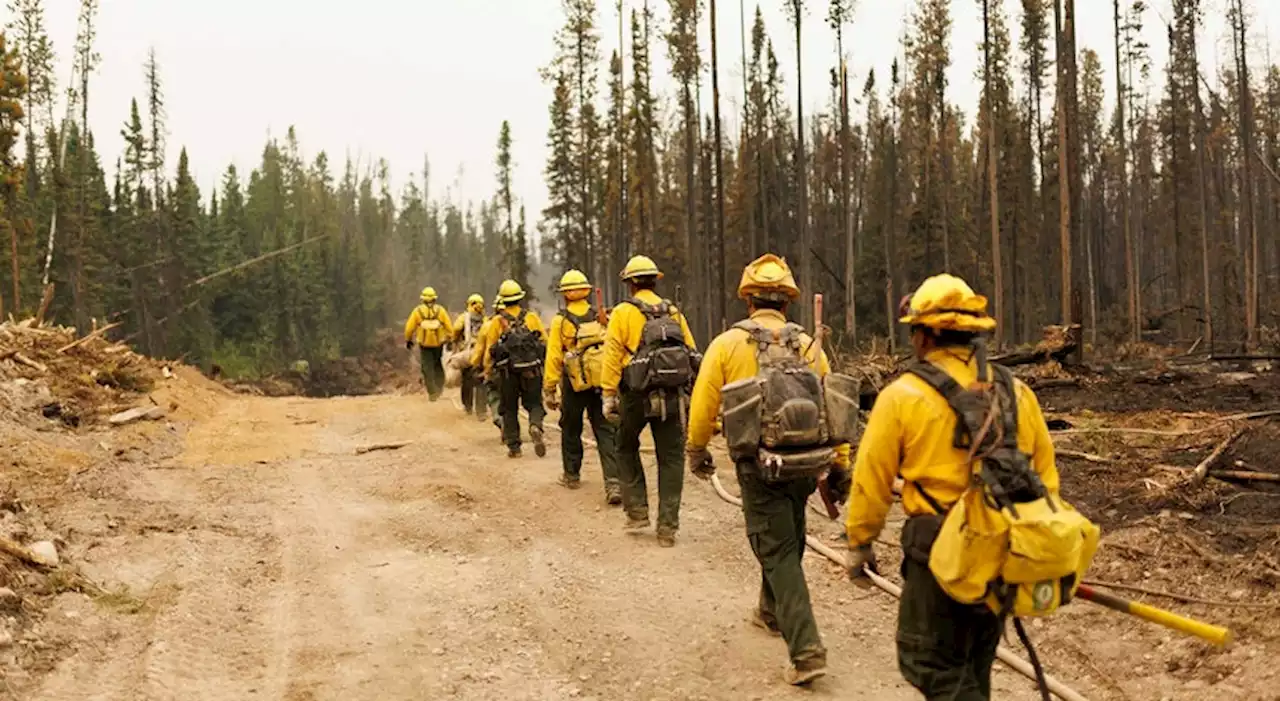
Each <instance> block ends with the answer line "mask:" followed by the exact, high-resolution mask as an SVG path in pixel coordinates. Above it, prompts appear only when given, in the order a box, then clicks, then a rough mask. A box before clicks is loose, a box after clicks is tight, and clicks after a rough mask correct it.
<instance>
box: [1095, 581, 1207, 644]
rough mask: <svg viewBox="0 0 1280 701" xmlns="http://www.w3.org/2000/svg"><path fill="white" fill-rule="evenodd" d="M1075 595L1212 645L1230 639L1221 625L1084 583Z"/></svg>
mask: <svg viewBox="0 0 1280 701" xmlns="http://www.w3.org/2000/svg"><path fill="white" fill-rule="evenodd" d="M1076 596H1078V597H1080V598H1081V599H1084V600H1085V601H1092V602H1093V603H1095V604H1098V605H1099V606H1105V607H1106V608H1109V609H1111V610H1112V611H1119V612H1120V613H1127V614H1129V615H1130V616H1135V617H1137V618H1141V619H1142V620H1144V621H1148V622H1151V623H1155V624H1156V625H1161V626H1164V627H1166V628H1171V629H1173V630H1176V631H1178V632H1179V633H1186V634H1187V635H1194V636H1195V637H1197V638H1200V639H1202V640H1207V641H1209V642H1211V643H1213V644H1214V645H1226V644H1227V643H1228V642H1230V641H1231V631H1229V630H1227V629H1226V628H1223V627H1222V626H1215V625H1213V624H1211V623H1204V622H1201V621H1196V620H1193V619H1190V618H1187V617H1186V616H1179V615H1178V614H1176V613H1173V612H1172V611H1165V610H1164V609H1160V608H1156V607H1155V606H1151V605H1148V604H1141V603H1138V602H1136V601H1130V600H1128V599H1122V598H1120V597H1118V596H1115V595H1114V594H1107V593H1105V592H1100V591H1098V590H1096V589H1094V588H1093V587H1090V586H1088V585H1086V584H1081V585H1080V587H1079V588H1078V589H1077V590H1076Z"/></svg>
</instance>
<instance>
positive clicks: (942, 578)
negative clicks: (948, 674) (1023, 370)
mask: <svg viewBox="0 0 1280 701" xmlns="http://www.w3.org/2000/svg"><path fill="white" fill-rule="evenodd" d="M978 365H979V367H978V377H979V382H977V383H975V385H974V386H973V387H971V388H969V389H964V388H962V387H960V385H959V383H957V382H956V381H955V380H954V379H952V377H951V376H950V375H948V374H947V373H946V371H944V370H942V369H941V368H938V367H936V366H933V365H931V364H928V363H917V364H916V365H914V366H913V367H911V368H910V370H909V371H910V372H911V373H912V374H914V375H916V376H917V377H919V378H920V379H922V380H924V381H925V382H926V383H928V384H929V386H931V387H933V388H934V389H935V390H937V391H938V392H939V393H941V394H942V396H943V397H945V398H946V400H947V403H948V404H949V405H950V406H951V409H952V411H954V412H955V414H956V436H955V446H956V447H957V448H960V449H963V450H966V451H968V453H969V457H970V460H971V464H972V469H973V476H972V481H971V482H970V484H969V487H968V489H966V490H965V492H964V493H963V494H962V495H961V496H960V499H959V501H957V502H956V503H955V504H953V505H952V506H951V507H950V509H944V508H943V507H942V505H941V504H938V503H937V502H936V501H935V500H934V499H933V498H932V497H931V496H929V495H928V494H927V493H926V492H925V491H924V490H923V489H920V494H921V495H922V496H924V498H925V500H926V501H928V502H929V504H930V506H932V507H933V508H934V510H935V511H937V512H938V513H939V514H945V516H944V518H943V520H942V525H941V529H940V530H939V532H938V537H937V539H936V540H935V541H934V543H933V547H932V548H931V550H930V552H929V570H930V571H931V572H933V576H934V578H935V579H936V580H937V581H938V585H939V586H940V587H941V588H942V590H943V591H945V592H946V593H947V595H948V596H950V597H951V598H952V599H955V600H956V601H959V602H962V603H968V604H978V603H985V604H986V605H987V606H988V607H989V608H990V609H991V610H992V611H993V612H995V613H996V614H997V615H1002V616H1003V615H1009V614H1011V615H1013V616H1015V617H1022V616H1045V615H1048V614H1051V613H1053V612H1054V611H1056V610H1057V609H1058V608H1059V607H1061V606H1063V605H1065V604H1066V603H1068V602H1070V601H1071V599H1072V597H1074V596H1075V593H1076V589H1077V588H1078V587H1079V585H1080V581H1081V579H1082V578H1083V577H1084V574H1085V571H1086V570H1088V569H1089V565H1090V564H1091V563H1092V562H1093V556H1094V553H1095V552H1096V550H1097V548H1098V539H1099V537H1100V532H1099V530H1098V527H1097V526H1096V525H1094V524H1093V523H1092V522H1090V521H1089V519H1087V518H1085V517H1084V515H1082V514H1081V513H1080V512H1078V511H1076V510H1075V509H1073V508H1072V507H1071V505H1070V504H1068V503H1067V502H1065V501H1063V500H1062V499H1060V498H1059V497H1056V496H1053V495H1051V494H1049V492H1048V490H1047V489H1046V488H1045V486H1044V483H1043V482H1041V480H1040V476H1039V475H1038V474H1036V472H1035V471H1034V470H1033V469H1031V465H1030V462H1029V460H1028V457H1027V455H1026V454H1024V453H1022V452H1021V451H1020V450H1019V449H1018V405H1017V395H1016V393H1015V392H1016V391H1015V388H1014V381H1013V374H1012V373H1011V372H1010V371H1009V370H1008V369H1007V368H1004V367H1000V366H990V369H991V370H995V373H994V374H995V382H983V381H982V378H984V377H989V374H988V366H987V364H986V362H985V354H983V353H979V363H978ZM916 487H917V488H918V489H919V487H920V486H919V485H916Z"/></svg>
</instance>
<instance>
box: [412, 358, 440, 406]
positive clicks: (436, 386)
mask: <svg viewBox="0 0 1280 701" xmlns="http://www.w3.org/2000/svg"><path fill="white" fill-rule="evenodd" d="M418 359H419V362H418V366H419V369H420V370H422V385H423V386H424V387H426V388H427V395H428V396H429V397H431V399H432V400H433V401H434V400H436V399H439V398H440V394H441V393H442V392H444V348H441V347H439V346H437V347H435V348H427V347H426V346H421V347H419V348H418Z"/></svg>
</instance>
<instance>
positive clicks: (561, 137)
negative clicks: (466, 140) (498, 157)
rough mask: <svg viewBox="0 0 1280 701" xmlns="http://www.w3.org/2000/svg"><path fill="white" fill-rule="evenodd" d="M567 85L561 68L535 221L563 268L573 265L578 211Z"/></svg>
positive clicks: (552, 105)
mask: <svg viewBox="0 0 1280 701" xmlns="http://www.w3.org/2000/svg"><path fill="white" fill-rule="evenodd" d="M570 86H571V83H570V77H569V75H568V74H567V73H565V72H564V71H560V72H559V73H558V74H557V75H556V79H555V87H554V97H553V99H552V101H551V126H550V127H549V129H548V131H547V150H548V153H549V155H548V157H547V165H546V167H545V169H544V170H543V175H544V177H545V179H546V182H547V206H546V207H545V208H544V209H543V210H542V217H541V221H540V222H539V224H538V228H539V231H541V232H542V240H543V244H544V245H545V246H548V247H550V253H551V256H550V258H551V260H553V261H555V262H556V263H557V264H558V265H561V266H565V267H568V266H570V265H572V262H573V256H574V255H575V252H574V246H573V218H574V213H575V212H576V211H578V209H577V206H576V205H577V190H576V187H575V185H576V182H577V179H576V177H575V167H576V166H575V160H574V150H573V139H574V134H573V112H572V97H571V92H570V90H571V87H570ZM508 248H509V246H508Z"/></svg>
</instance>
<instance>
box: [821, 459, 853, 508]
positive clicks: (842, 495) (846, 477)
mask: <svg viewBox="0 0 1280 701" xmlns="http://www.w3.org/2000/svg"><path fill="white" fill-rule="evenodd" d="M852 486H853V475H850V474H849V471H848V470H842V469H840V468H838V467H833V468H831V471H830V472H828V473H827V491H828V492H829V493H830V494H831V501H833V502H835V503H837V504H843V503H845V502H846V501H849V489H850V488H851V487H852Z"/></svg>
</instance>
